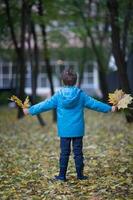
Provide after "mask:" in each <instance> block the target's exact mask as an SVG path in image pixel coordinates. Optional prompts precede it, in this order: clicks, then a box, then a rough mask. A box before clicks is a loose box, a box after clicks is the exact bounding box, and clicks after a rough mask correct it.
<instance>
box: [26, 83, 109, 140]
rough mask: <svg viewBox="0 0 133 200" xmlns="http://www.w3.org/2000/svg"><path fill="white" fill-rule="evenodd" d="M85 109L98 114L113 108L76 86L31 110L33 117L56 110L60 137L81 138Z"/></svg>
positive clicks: (56, 94)
mask: <svg viewBox="0 0 133 200" xmlns="http://www.w3.org/2000/svg"><path fill="white" fill-rule="evenodd" d="M84 108H89V109H92V110H95V111H98V112H105V113H106V112H109V111H111V106H109V105H107V104H104V103H102V102H100V101H97V100H95V99H94V98H92V97H90V96H88V95H87V94H86V93H85V92H83V91H82V90H80V89H79V88H77V87H75V86H68V87H67V86H65V87H63V88H62V89H61V90H60V91H58V92H56V93H55V94H54V95H53V96H52V97H51V98H50V99H47V100H45V101H43V102H41V103H38V104H36V105H33V106H31V107H30V108H29V113H30V114H31V115H36V114H39V113H41V112H45V111H49V110H51V109H56V112H57V128H58V136H60V137H80V136H83V135H84Z"/></svg>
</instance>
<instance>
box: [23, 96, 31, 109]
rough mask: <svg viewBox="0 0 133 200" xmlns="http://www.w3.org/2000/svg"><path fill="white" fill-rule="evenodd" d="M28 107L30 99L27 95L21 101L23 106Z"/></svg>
mask: <svg viewBox="0 0 133 200" xmlns="http://www.w3.org/2000/svg"><path fill="white" fill-rule="evenodd" d="M29 107H30V100H29V97H28V96H27V97H26V99H25V101H24V103H23V108H29Z"/></svg>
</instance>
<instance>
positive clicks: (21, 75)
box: [4, 0, 27, 118]
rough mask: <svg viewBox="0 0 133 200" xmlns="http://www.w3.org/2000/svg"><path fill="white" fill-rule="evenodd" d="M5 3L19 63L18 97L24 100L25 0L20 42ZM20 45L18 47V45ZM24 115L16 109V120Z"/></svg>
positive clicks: (6, 2) (23, 2) (5, 1)
mask: <svg viewBox="0 0 133 200" xmlns="http://www.w3.org/2000/svg"><path fill="white" fill-rule="evenodd" d="M4 3H5V11H6V15H7V22H8V25H9V29H10V32H11V37H12V41H13V44H14V47H15V51H16V54H17V61H18V62H17V63H19V83H18V96H19V98H21V99H22V100H23V99H24V96H25V95H24V86H25V68H26V67H25V55H24V54H25V32H26V19H27V4H26V2H25V0H22V8H21V27H20V30H21V31H20V33H21V36H20V41H19V42H18V41H17V39H16V38H17V37H16V34H15V28H14V24H13V21H12V17H11V11H10V5H9V0H4ZM19 43H20V45H19ZM23 116H24V114H23V112H22V109H20V108H18V118H21V117H23Z"/></svg>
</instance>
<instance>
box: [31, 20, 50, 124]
mask: <svg viewBox="0 0 133 200" xmlns="http://www.w3.org/2000/svg"><path fill="white" fill-rule="evenodd" d="M31 32H32V35H33V39H34V60H35V64H33V63H32V55H31V65H32V101H33V103H35V102H36V88H37V76H38V69H39V53H38V45H37V36H36V31H35V26H34V24H33V22H31ZM37 119H38V121H39V123H40V125H41V126H45V125H46V123H45V122H44V120H43V118H42V117H41V115H40V114H38V115H37Z"/></svg>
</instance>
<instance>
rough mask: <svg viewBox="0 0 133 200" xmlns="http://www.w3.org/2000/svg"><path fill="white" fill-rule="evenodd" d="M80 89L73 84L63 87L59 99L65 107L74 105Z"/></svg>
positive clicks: (77, 99)
mask: <svg viewBox="0 0 133 200" xmlns="http://www.w3.org/2000/svg"><path fill="white" fill-rule="evenodd" d="M80 92H81V90H80V89H79V88H77V87H74V86H70V87H69V86H68V87H64V88H63V89H62V90H61V91H60V94H61V101H62V105H63V106H64V107H65V108H72V107H75V106H76V105H77V103H78V101H79V97H80Z"/></svg>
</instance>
